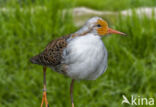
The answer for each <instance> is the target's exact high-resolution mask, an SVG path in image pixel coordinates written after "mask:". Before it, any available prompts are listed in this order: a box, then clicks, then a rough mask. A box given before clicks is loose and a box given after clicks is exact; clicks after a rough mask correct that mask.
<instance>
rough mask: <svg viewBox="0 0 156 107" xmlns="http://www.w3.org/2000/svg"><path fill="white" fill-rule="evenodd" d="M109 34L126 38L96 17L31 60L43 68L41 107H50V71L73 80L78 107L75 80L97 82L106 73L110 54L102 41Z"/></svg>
mask: <svg viewBox="0 0 156 107" xmlns="http://www.w3.org/2000/svg"><path fill="white" fill-rule="evenodd" d="M108 34H119V35H126V34H125V33H122V32H119V31H117V30H113V29H111V28H109V27H108V24H107V22H106V21H104V20H103V19H102V18H100V17H92V18H90V19H89V20H88V21H87V22H86V23H85V24H84V26H83V27H82V28H80V29H79V30H78V31H76V32H74V33H71V34H69V35H67V36H63V37H60V38H58V39H56V40H52V41H51V42H50V43H49V44H48V45H47V46H46V48H45V49H44V50H43V52H41V53H39V54H38V55H36V56H34V57H32V58H31V59H30V61H31V62H32V63H33V64H38V65H42V66H43V73H44V89H43V97H42V103H41V107H42V106H43V103H44V101H45V104H46V107H48V101H47V97H46V67H49V68H51V69H52V70H54V71H56V72H58V73H61V74H64V75H66V76H68V77H70V78H71V79H72V82H71V85H70V97H71V104H72V107H74V101H73V95H72V94H73V84H74V80H95V79H96V78H98V77H99V76H100V75H102V74H103V73H104V72H105V71H106V68H107V56H108V54H107V50H106V48H105V45H104V43H103V41H102V39H101V38H102V37H104V36H106V35H108Z"/></svg>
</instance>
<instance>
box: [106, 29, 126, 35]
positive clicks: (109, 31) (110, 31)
mask: <svg viewBox="0 0 156 107" xmlns="http://www.w3.org/2000/svg"><path fill="white" fill-rule="evenodd" d="M107 34H119V35H123V36H127V34H125V33H123V32H119V31H117V30H113V29H111V28H108V31H107Z"/></svg>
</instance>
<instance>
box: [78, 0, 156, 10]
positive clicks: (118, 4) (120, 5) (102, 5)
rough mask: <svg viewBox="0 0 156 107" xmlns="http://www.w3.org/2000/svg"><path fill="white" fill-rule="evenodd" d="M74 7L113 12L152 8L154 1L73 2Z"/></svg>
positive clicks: (109, 0)
mask: <svg viewBox="0 0 156 107" xmlns="http://www.w3.org/2000/svg"><path fill="white" fill-rule="evenodd" d="M75 1H76V3H75V5H76V6H84V5H85V6H87V7H89V8H93V9H98V10H113V11H119V10H123V9H129V8H136V7H144V6H145V7H154V6H155V5H156V1H155V0H118V1H116V0H97V1H95V0H75Z"/></svg>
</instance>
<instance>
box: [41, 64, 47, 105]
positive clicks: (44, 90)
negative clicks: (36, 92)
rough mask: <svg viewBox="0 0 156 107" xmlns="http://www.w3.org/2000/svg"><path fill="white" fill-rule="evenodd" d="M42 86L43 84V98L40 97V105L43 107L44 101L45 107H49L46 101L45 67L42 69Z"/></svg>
mask: <svg viewBox="0 0 156 107" xmlns="http://www.w3.org/2000/svg"><path fill="white" fill-rule="evenodd" d="M43 84H44V88H43V96H42V103H41V107H43V103H44V101H45V105H46V107H49V105H48V100H47V93H46V92H47V89H46V67H45V66H44V67H43Z"/></svg>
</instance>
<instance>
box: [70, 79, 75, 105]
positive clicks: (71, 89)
mask: <svg viewBox="0 0 156 107" xmlns="http://www.w3.org/2000/svg"><path fill="white" fill-rule="evenodd" d="M73 85H74V79H72V82H71V84H70V97H71V103H72V107H74V99H73Z"/></svg>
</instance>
